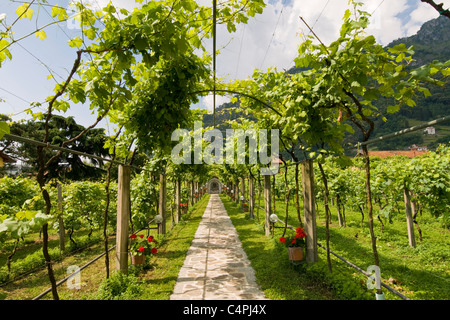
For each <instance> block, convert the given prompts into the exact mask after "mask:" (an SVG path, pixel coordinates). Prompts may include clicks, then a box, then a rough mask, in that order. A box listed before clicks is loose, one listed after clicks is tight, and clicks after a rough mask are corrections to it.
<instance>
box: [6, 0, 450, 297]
mask: <svg viewBox="0 0 450 320" xmlns="http://www.w3.org/2000/svg"><path fill="white" fill-rule="evenodd" d="M136 2H137V4H139V5H137V7H136V8H135V9H134V10H132V11H128V10H126V9H123V8H122V9H119V8H116V7H114V5H113V4H112V3H109V4H108V5H106V6H105V7H104V8H92V7H90V6H87V5H84V4H83V2H77V3H76V5H75V6H76V9H77V11H78V13H79V15H78V18H77V19H78V22H79V27H80V36H77V37H75V38H73V39H71V40H70V41H68V44H67V46H68V47H69V48H71V49H72V50H73V64H71V65H70V66H68V70H69V71H68V74H67V77H66V78H65V79H63V81H62V82H58V81H56V85H55V87H54V90H53V93H50V95H49V96H48V97H47V99H46V101H45V102H44V103H36V104H32V105H30V108H27V109H26V110H25V112H26V113H27V114H29V115H30V117H31V119H30V120H28V121H27V122H25V121H19V122H15V121H13V120H12V119H11V118H10V117H9V116H8V115H2V118H1V120H2V121H0V144H1V150H2V151H1V155H5V156H4V157H2V162H1V165H2V167H3V165H4V161H5V162H12V160H11V159H20V161H21V162H23V163H26V164H27V168H28V171H23V172H19V173H17V172H11V171H7V170H2V171H1V178H0V299H1V300H3V299H5V300H29V299H34V300H39V299H54V300H59V299H64V300H79V299H83V300H86V299H87V300H168V299H170V297H171V294H172V292H173V290H174V287H175V284H176V282H177V276H178V275H179V272H180V270H181V267H182V265H183V262H184V261H185V257H186V256H187V255H188V251H189V248H190V246H191V244H192V243H193V242H194V241H193V239H194V237H195V235H196V230H197V228H198V226H199V224H200V222H201V220H202V216H203V214H204V212H206V208H207V206H208V205H209V203H210V199H212V196H213V194H216V193H220V196H219V197H218V198H216V197H217V196H215V195H214V196H215V198H214V199H217V201H220V202H222V203H223V206H224V208H225V210H226V212H227V213H228V215H229V217H230V219H231V221H232V224H233V226H234V227H235V228H236V231H237V233H238V235H239V240H240V241H241V242H242V247H243V249H244V251H245V253H246V255H247V256H248V259H249V260H250V262H251V266H252V268H253V269H254V271H255V277H256V282H257V283H258V285H259V287H260V288H261V290H262V291H263V292H264V295H265V296H266V297H267V298H268V299H270V300H316V299H317V300H319V299H320V300H322V299H324V300H373V299H374V296H376V297H377V299H379V297H382V298H380V299H387V300H397V299H403V300H409V299H411V300H446V299H448V297H449V296H450V286H449V284H448V283H449V279H450V274H449V272H450V264H449V261H450V260H449V257H450V250H449V247H450V237H449V227H450V170H449V169H450V146H449V145H448V143H444V144H440V145H439V147H437V148H436V149H435V150H431V151H428V152H426V153H425V154H424V155H421V156H417V157H413V158H408V157H405V156H394V157H389V158H377V157H372V156H369V147H368V145H369V144H370V143H373V141H372V140H371V139H372V138H373V137H372V134H373V131H374V127H375V123H376V121H378V120H382V121H385V122H386V121H388V120H387V118H386V116H387V115H389V114H395V113H397V112H398V111H399V110H401V109H402V108H412V107H414V106H415V104H416V102H415V101H416V99H417V98H418V97H419V96H420V97H421V98H422V97H425V98H426V97H432V94H431V93H430V90H429V87H430V86H436V87H445V86H446V85H447V84H448V80H447V78H448V75H449V74H450V60H449V61H446V62H445V61H444V62H440V61H437V60H435V61H433V62H431V63H429V64H425V65H422V66H418V67H413V65H414V64H413V63H412V62H413V61H414V48H413V47H406V46H405V45H404V44H397V45H395V46H394V47H392V48H390V49H388V50H385V49H384V48H383V47H382V46H381V45H380V44H378V43H377V42H376V40H375V37H374V36H372V35H369V34H367V33H366V28H367V27H368V25H369V18H370V13H368V12H365V11H363V10H362V9H361V8H360V7H361V5H362V4H360V3H358V2H355V1H350V2H349V9H348V10H346V12H345V15H344V17H343V20H342V26H341V29H340V33H339V36H338V38H337V39H335V41H333V42H332V43H330V44H328V45H325V44H324V43H323V42H322V41H321V39H320V38H319V37H318V36H317V35H316V34H315V33H314V31H313V29H312V28H311V27H310V26H309V25H308V24H307V23H306V21H304V19H303V18H301V17H300V19H301V21H303V23H304V24H305V25H306V26H307V27H308V28H309V30H310V34H309V35H308V36H306V38H305V41H303V42H302V43H301V44H300V46H299V48H298V56H297V57H296V58H295V59H294V61H295V66H296V68H298V70H300V71H299V72H297V73H294V74H288V73H286V72H280V71H277V70H276V68H270V69H269V70H267V71H262V70H255V72H254V73H253V75H252V76H251V77H250V78H248V79H246V80H236V81H233V82H225V81H222V79H218V78H217V77H216V69H215V68H216V55H217V54H218V52H217V51H216V43H215V38H216V36H217V34H216V26H218V25H222V26H224V27H226V29H227V31H228V33H230V34H232V33H233V32H234V31H236V26H237V25H239V24H245V23H247V22H248V21H249V19H253V18H254V17H255V16H257V15H259V14H262V12H263V10H264V7H265V3H264V1H260V0H250V1H240V0H231V1H226V2H223V3H222V2H221V3H216V1H213V4H214V5H213V7H210V6H202V5H200V4H198V3H197V2H196V1H178V0H164V1H150V2H147V1H146V2H145V3H143V2H144V1H140V0H136ZM33 8H34V9H35V10H33ZM38 8H43V10H44V8H45V9H46V10H47V8H50V9H51V14H49V19H50V21H49V22H48V24H45V25H44V26H42V27H37V24H36V28H35V29H32V30H31V31H30V33H27V34H26V35H23V36H22V37H17V36H16V35H15V32H14V30H15V28H16V27H17V25H16V24H20V22H22V21H24V19H29V20H32V18H33V17H34V15H36V14H38V10H36V9H38ZM16 14H17V17H16V18H15V19H14V20H13V21H12V22H10V21H9V20H8V21H6V20H5V19H6V17H5V16H2V15H0V18H1V22H2V26H3V27H4V29H5V30H4V31H2V33H1V34H0V66H2V67H3V66H4V65H5V64H8V63H10V62H11V61H10V60H12V57H13V54H12V53H14V50H13V49H14V48H15V46H17V45H19V44H20V43H21V41H24V39H26V38H28V37H30V36H35V37H37V38H38V39H40V40H43V41H45V39H46V38H47V34H46V31H47V30H48V28H50V27H52V26H55V25H58V24H60V23H62V22H66V21H67V20H68V19H69V16H68V14H67V12H66V9H64V8H63V7H60V6H58V5H50V4H49V3H48V2H47V1H38V0H33V1H31V2H28V3H23V4H21V5H20V6H19V7H18V8H17V11H16ZM195 17H200V19H197V18H195ZM209 40H212V41H213V43H214V46H213V48H214V49H213V53H212V54H211V52H210V51H209V48H205V46H206V43H209V42H208V41H209ZM199 53H200V54H199ZM0 70H1V69H0ZM49 71H51V70H50V69H49ZM53 77H54V75H53V74H50V75H49V77H48V80H50V79H53ZM210 93H212V94H213V95H214V97H215V96H216V95H218V94H221V95H230V96H232V97H231V99H232V101H233V102H239V107H238V109H239V110H238V111H239V112H242V113H243V116H242V117H239V118H238V119H235V120H229V121H226V125H227V126H228V127H227V128H228V129H227V130H226V134H224V132H223V131H221V130H218V129H216V128H215V127H216V122H215V118H214V127H213V128H202V127H201V126H198V123H201V121H202V119H203V116H204V114H205V112H204V111H202V110H199V109H193V108H192V105H193V104H195V103H198V102H199V98H200V97H202V96H206V95H208V94H210ZM378 101H383V102H386V103H385V104H384V105H382V106H380V105H379V104H378V103H379V102H378ZM85 103H86V104H89V109H90V110H91V112H92V114H94V115H95V116H96V120H95V122H94V123H92V124H91V125H90V126H86V127H83V126H81V125H78V124H76V123H75V121H74V120H73V118H71V117H65V116H64V115H61V114H64V113H65V112H67V111H68V110H70V109H73V108H76V107H77V106H78V105H80V104H85ZM39 110H40V111H39ZM41 111H42V112H41ZM213 112H214V111H213ZM249 115H250V116H251V119H256V120H250V118H249ZM214 117H215V114H214ZM105 119H107V120H108V121H109V123H110V124H111V126H113V127H114V129H113V134H111V133H108V134H106V130H101V129H99V128H98V127H97V126H98V125H99V123H101V122H102V121H103V120H105ZM444 120H445V121H447V120H448V118H444ZM441 121H443V120H441ZM267 132H270V134H268V133H267ZM230 133H232V134H230ZM402 134H403V133H402ZM224 135H225V137H224ZM348 136H359V137H361V140H362V141H360V142H359V143H358V144H357V145H348V144H346V143H345V142H344V141H345V139H346V138H347V137H348ZM269 137H270V139H269ZM224 141H225V142H226V143H225V147H224V143H223V142H224ZM252 148H253V149H252ZM236 149H237V151H236ZM230 150H231V151H230ZM349 150H351V151H352V152H350V153H352V156H349ZM235 151H236V152H235ZM353 151H354V152H353ZM224 153H225V155H224ZM258 156H259V157H258ZM3 159H4V160H3ZM256 160H259V162H258V161H256ZM265 160H267V161H265ZM264 161H265V162H264ZM211 210H212V209H211ZM274 217H275V218H274ZM294 231H295V233H294ZM290 236H292V239H293V240H292V241H293V242H291V244H293V243H295V241H296V239H298V238H301V239H302V241H303V240H304V242H301V247H302V248H304V249H305V257H304V258H302V259H303V260H302V263H301V264H294V263H292V261H290V260H289V259H291V257H290V255H289V257H288V250H286V248H285V246H287V247H292V246H289V243H287V244H286V239H291V238H289V237H290ZM140 258H142V260H143V261H141V262H138V260H139V259H140ZM370 268H376V270H380V272H381V274H380V275H379V278H378V279H377V280H375V283H377V286H376V287H374V286H373V285H372V283H371V280H372V277H371V274H369V275H368V274H367V272H369V271H367V270H369V269H370ZM366 271H367V272H366ZM230 273H231V272H230ZM380 281H381V282H382V284H383V287H381V286H380V283H379V282H380ZM375 294H376V295H375Z"/></svg>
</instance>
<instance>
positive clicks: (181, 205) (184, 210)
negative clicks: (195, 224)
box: [180, 203, 188, 213]
mask: <svg viewBox="0 0 450 320" xmlns="http://www.w3.org/2000/svg"><path fill="white" fill-rule="evenodd" d="M180 207H181V209H182V211H183V213H187V211H188V204H187V203H180Z"/></svg>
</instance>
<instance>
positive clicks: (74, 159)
mask: <svg viewBox="0 0 450 320" xmlns="http://www.w3.org/2000/svg"><path fill="white" fill-rule="evenodd" d="M3 118H5V120H7V117H5V116H4V115H2V120H3ZM44 125H45V124H44V122H42V121H34V120H28V121H26V122H18V123H14V124H13V125H12V126H11V133H12V134H15V135H19V136H22V137H25V138H29V139H33V140H37V141H42V139H43V136H44V132H45V128H44ZM84 129H85V128H84V127H83V126H82V125H80V124H77V123H76V122H75V120H74V118H73V117H63V116H58V115H54V116H52V118H51V120H50V121H49V132H50V134H49V143H50V144H52V145H60V144H61V143H62V142H63V141H66V140H68V139H71V138H73V137H75V136H77V135H78V134H79V133H80V132H81V131H83V130H84ZM105 141H106V135H105V133H104V130H103V129H91V130H89V131H88V132H87V133H86V134H85V135H83V136H82V137H81V138H80V139H78V140H77V141H76V142H75V143H73V144H72V145H69V146H67V148H68V149H72V150H76V151H81V152H84V153H87V154H93V155H96V156H102V157H107V156H108V155H109V153H108V150H107V149H105V148H104V144H105ZM1 143H2V144H1V145H0V150H3V151H4V152H5V153H6V154H8V155H11V157H13V158H15V159H18V160H21V161H23V162H25V163H26V164H27V165H28V166H29V169H28V170H27V171H31V172H35V171H37V168H38V163H37V151H36V146H35V145H33V144H29V143H18V142H14V141H12V140H10V139H4V141H2V142H1ZM54 152H55V151H53V150H51V149H47V150H46V153H48V155H50V154H52V153H54ZM102 166H103V163H102V162H101V161H98V160H96V159H92V158H83V157H81V156H78V155H75V154H68V153H64V154H63V155H62V156H61V158H60V159H59V161H56V162H54V163H52V164H51V165H50V166H49V168H48V171H47V173H46V179H47V180H50V179H52V178H57V177H64V178H66V179H71V180H80V179H98V178H100V177H101V176H102V173H103V169H102Z"/></svg>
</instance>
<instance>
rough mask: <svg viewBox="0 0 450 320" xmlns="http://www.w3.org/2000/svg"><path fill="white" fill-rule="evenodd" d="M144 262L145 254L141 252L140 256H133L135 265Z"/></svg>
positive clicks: (132, 262) (132, 259) (132, 260)
mask: <svg viewBox="0 0 450 320" xmlns="http://www.w3.org/2000/svg"><path fill="white" fill-rule="evenodd" d="M144 262H145V255H143V254H141V255H140V256H138V255H132V256H131V264H132V265H134V266H137V265H143V264H144Z"/></svg>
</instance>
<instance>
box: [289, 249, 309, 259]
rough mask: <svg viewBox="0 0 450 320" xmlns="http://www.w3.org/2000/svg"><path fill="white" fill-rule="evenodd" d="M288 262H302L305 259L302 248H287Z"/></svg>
mask: <svg viewBox="0 0 450 320" xmlns="http://www.w3.org/2000/svg"><path fill="white" fill-rule="evenodd" d="M288 249H289V260H291V261H302V260H303V259H305V248H303V247H289V248H288Z"/></svg>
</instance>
